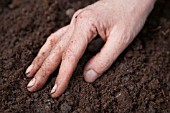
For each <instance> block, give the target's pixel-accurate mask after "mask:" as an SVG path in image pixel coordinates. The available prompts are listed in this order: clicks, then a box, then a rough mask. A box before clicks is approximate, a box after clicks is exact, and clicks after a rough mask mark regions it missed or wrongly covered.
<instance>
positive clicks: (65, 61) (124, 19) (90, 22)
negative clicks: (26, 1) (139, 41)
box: [26, 0, 155, 98]
mask: <svg viewBox="0 0 170 113" xmlns="http://www.w3.org/2000/svg"><path fill="white" fill-rule="evenodd" d="M154 1H155V0H101V1H98V2H96V3H95V4H92V5H89V6H87V7H85V8H84V9H80V10H78V11H77V12H76V13H75V14H74V16H73V18H72V21H71V23H70V24H69V25H68V26H65V27H63V28H61V29H59V30H58V31H57V32H55V33H53V34H51V35H50V36H49V38H48V39H47V41H46V42H45V44H44V45H43V47H42V48H41V49H40V51H39V53H38V55H37V56H36V58H35V59H34V60H33V62H32V64H31V65H30V66H29V67H28V68H27V70H26V75H27V77H34V78H33V79H32V80H31V81H30V82H29V84H28V85H27V88H28V91H30V92H35V91H37V90H39V89H40V88H41V87H42V86H43V85H44V84H45V82H46V81H47V79H48V78H49V76H50V74H52V73H53V72H54V71H55V69H56V68H57V67H58V66H59V65H60V63H61V65H60V69H59V73H58V76H57V78H56V82H55V85H54V87H53V89H52V90H51V96H52V97H54V98H55V97H58V96H60V95H61V94H62V93H63V92H64V91H65V90H66V88H67V86H68V84H69V81H70V78H71V76H72V74H73V71H74V70H75V68H76V66H77V63H78V61H79V59H80V58H81V57H82V55H83V53H84V52H85V50H86V48H87V45H88V44H89V43H90V42H91V41H92V40H93V39H94V38H95V36H96V35H97V34H99V35H100V36H101V38H102V40H103V41H105V44H104V46H103V47H102V49H101V51H100V52H99V53H97V54H96V55H95V56H94V57H92V59H90V61H89V62H88V63H87V64H86V66H85V68H84V72H83V74H84V79H85V81H87V82H94V81H95V80H96V79H97V78H98V77H100V76H101V75H102V74H103V73H104V72H105V71H106V70H107V69H108V68H109V67H110V66H111V65H112V63H113V62H114V61H115V60H116V58H117V57H118V56H119V55H120V53H121V52H122V51H123V50H124V49H125V48H126V47H127V46H128V45H129V44H130V43H131V42H132V41H133V39H134V37H135V36H136V35H137V34H138V33H139V31H140V30H141V28H142V27H143V25H144V23H145V20H146V18H147V16H148V15H149V13H150V11H151V10H152V8H153V5H154Z"/></svg>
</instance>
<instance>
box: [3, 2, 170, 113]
mask: <svg viewBox="0 0 170 113" xmlns="http://www.w3.org/2000/svg"><path fill="white" fill-rule="evenodd" d="M1 1H2V0H1ZM93 2H95V0H69V2H68V1H67V0H12V1H11V0H7V2H0V44H1V46H0V112H1V113H53V112H55V113H56V112H57V113H69V112H73V113H79V112H80V113H100V112H102V113H107V112H115V113H131V112H134V113H160V112H161V113H170V13H169V12H170V1H169V0H160V1H157V3H156V6H155V8H154V10H153V12H152V13H151V15H150V16H149V18H148V20H147V22H146V24H145V26H144V28H143V30H142V31H141V32H140V33H139V35H138V36H137V37H136V39H135V40H134V41H133V42H132V44H130V46H129V47H128V48H127V49H126V50H125V51H124V52H123V53H122V54H121V55H120V56H119V58H118V59H117V60H116V61H115V62H114V64H113V65H112V66H111V68H110V69H109V70H108V71H106V72H105V73H104V74H103V76H102V77H100V78H99V79H98V80H97V81H96V82H94V83H93V84H89V83H86V82H85V81H84V80H83V75H82V70H83V67H84V65H85V63H86V62H87V61H88V60H89V59H90V58H91V57H92V56H93V55H94V54H95V53H94V54H92V53H90V52H88V51H87V52H86V53H85V55H84V56H83V57H82V59H81V60H80V62H79V64H78V66H77V68H76V70H75V72H74V74H73V77H72V79H71V81H70V84H69V87H68V89H67V90H66V92H65V93H64V94H63V95H62V96H60V97H59V98H57V99H52V98H51V97H50V95H49V92H50V90H51V88H52V87H53V84H54V81H55V77H56V75H57V71H56V72H54V74H53V75H52V76H51V78H50V79H49V80H48V82H47V83H46V85H45V86H44V87H43V88H42V89H41V90H40V91H38V92H36V93H29V92H28V91H27V89H26V85H27V83H28V82H29V80H30V79H28V78H26V76H25V74H24V72H25V70H26V68H27V67H28V66H29V64H30V63H31V61H32V60H33V59H34V57H35V56H36V54H37V52H38V51H39V49H40V47H41V46H42V45H43V43H44V42H45V40H46V39H47V37H48V36H49V35H50V34H51V33H52V32H54V31H56V30H57V29H59V28H60V27H62V26H64V25H67V24H68V23H69V21H70V18H69V16H67V15H66V10H67V9H69V8H73V9H75V10H77V9H79V8H82V7H85V6H87V5H88V4H91V3H93Z"/></svg>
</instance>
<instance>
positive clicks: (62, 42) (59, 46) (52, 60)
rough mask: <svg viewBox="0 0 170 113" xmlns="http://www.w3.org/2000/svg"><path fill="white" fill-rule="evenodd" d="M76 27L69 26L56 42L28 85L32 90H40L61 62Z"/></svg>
mask: <svg viewBox="0 0 170 113" xmlns="http://www.w3.org/2000/svg"><path fill="white" fill-rule="evenodd" d="M72 29H74V28H73V27H72V28H68V31H69V32H68V33H66V34H64V35H63V36H62V37H61V38H60V39H59V40H58V42H57V43H56V45H55V47H54V48H53V49H52V50H51V52H50V54H49V56H48V57H47V58H46V59H45V61H44V62H43V64H42V66H41V67H40V69H39V70H38V71H37V73H36V74H35V76H34V78H33V79H32V80H31V81H30V82H29V84H28V85H27V89H28V91H30V92H34V91H37V90H39V89H40V88H41V87H42V86H43V85H44V84H45V83H46V81H47V79H48V78H49V76H50V74H52V73H53V72H54V71H55V69H56V68H57V66H58V65H59V64H60V62H61V57H62V53H63V51H64V49H65V47H66V45H67V43H68V42H69V39H70V37H71V34H72V32H73V30H72Z"/></svg>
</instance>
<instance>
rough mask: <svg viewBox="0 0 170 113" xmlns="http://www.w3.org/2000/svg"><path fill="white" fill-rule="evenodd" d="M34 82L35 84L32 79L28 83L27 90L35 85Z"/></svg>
mask: <svg viewBox="0 0 170 113" xmlns="http://www.w3.org/2000/svg"><path fill="white" fill-rule="evenodd" d="M35 82H36V79H35V78H33V79H32V80H31V81H30V82H29V83H28V85H27V88H30V87H32V86H33V85H34V84H35Z"/></svg>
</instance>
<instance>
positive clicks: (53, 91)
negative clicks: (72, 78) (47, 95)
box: [51, 84, 57, 94]
mask: <svg viewBox="0 0 170 113" xmlns="http://www.w3.org/2000/svg"><path fill="white" fill-rule="evenodd" d="M56 90H57V84H55V85H54V87H53V88H52V90H51V94H53V93H55V92H56Z"/></svg>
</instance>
